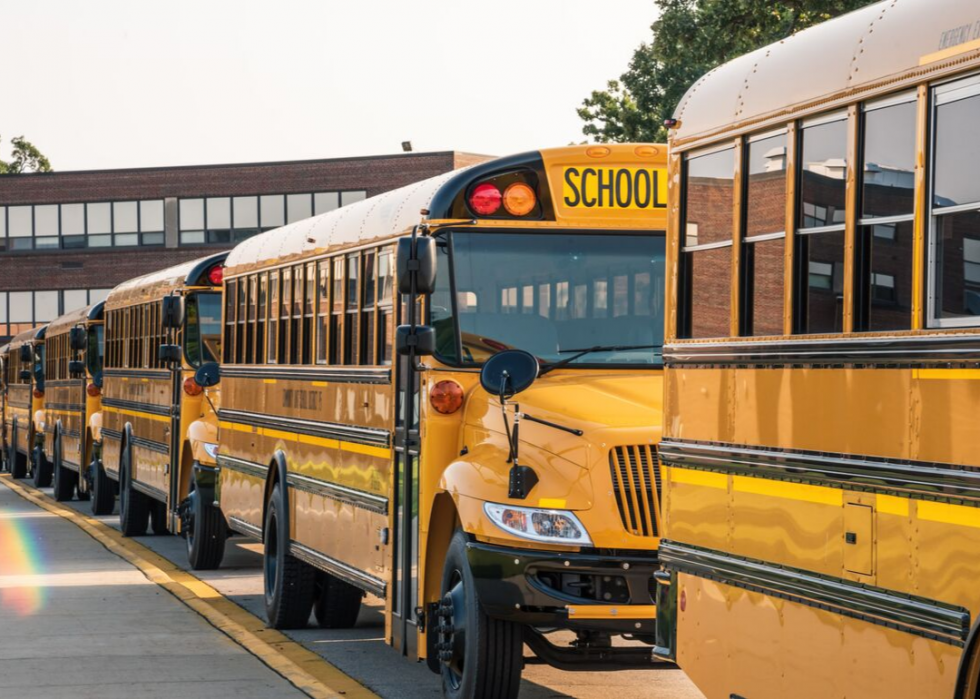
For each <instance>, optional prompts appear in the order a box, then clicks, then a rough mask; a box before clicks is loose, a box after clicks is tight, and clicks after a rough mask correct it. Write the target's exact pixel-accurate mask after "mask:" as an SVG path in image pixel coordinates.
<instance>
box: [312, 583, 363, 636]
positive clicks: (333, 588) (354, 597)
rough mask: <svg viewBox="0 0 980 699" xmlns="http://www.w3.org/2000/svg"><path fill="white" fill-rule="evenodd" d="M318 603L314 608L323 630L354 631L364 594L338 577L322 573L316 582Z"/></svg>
mask: <svg viewBox="0 0 980 699" xmlns="http://www.w3.org/2000/svg"><path fill="white" fill-rule="evenodd" d="M316 588H317V590H316V603H315V605H314V607H313V613H314V616H316V622H317V624H319V625H320V628H321V629H352V628H354V626H355V625H356V624H357V616H358V614H360V612H361V600H362V599H363V598H364V592H363V591H361V588H359V587H355V586H353V585H351V584H350V583H349V582H346V581H344V580H341V579H340V578H338V577H337V576H336V575H331V574H330V573H324V572H320V573H318V574H317V581H316Z"/></svg>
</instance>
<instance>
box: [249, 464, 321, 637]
mask: <svg viewBox="0 0 980 699" xmlns="http://www.w3.org/2000/svg"><path fill="white" fill-rule="evenodd" d="M280 487H281V486H280V485H279V484H278V483H277V484H276V485H275V486H274V487H273V488H272V496H271V497H270V498H269V508H268V512H267V513H266V517H265V530H264V534H265V535H264V537H263V538H264V539H265V552H264V556H263V565H262V573H263V575H262V577H263V579H264V582H265V614H266V619H267V620H268V623H269V626H270V627H272V628H274V629H302V628H306V625H307V623H308V622H309V620H310V612H311V611H312V610H313V595H314V592H315V589H314V588H315V585H316V570H315V569H314V568H313V567H312V566H310V565H309V564H307V563H304V562H303V561H301V560H299V559H298V558H295V557H294V556H292V555H290V554H289V552H288V551H289V529H288V528H287V527H285V526H282V525H283V524H285V518H284V517H283V512H284V510H285V503H284V502H283V497H282V496H281V494H280V493H281V492H282V491H281V490H280Z"/></svg>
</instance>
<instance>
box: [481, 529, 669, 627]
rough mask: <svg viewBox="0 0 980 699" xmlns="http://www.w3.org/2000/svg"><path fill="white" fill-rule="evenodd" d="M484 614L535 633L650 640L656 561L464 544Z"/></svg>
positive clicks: (648, 556)
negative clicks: (582, 632) (548, 630)
mask: <svg viewBox="0 0 980 699" xmlns="http://www.w3.org/2000/svg"><path fill="white" fill-rule="evenodd" d="M466 554H467V558H468V561H469V564H470V570H471V571H472V573H473V578H474V582H475V583H476V589H477V593H478V594H479V597H480V601H481V604H482V606H483V610H484V612H486V613H487V614H488V615H490V616H492V617H496V618H498V619H505V620H508V621H515V622H519V623H521V624H525V625H528V626H535V627H538V628H564V629H574V630H590V631H604V632H607V633H611V634H622V633H628V634H636V635H646V634H653V633H654V631H655V629H656V607H655V606H654V601H653V595H654V594H655V592H654V590H655V588H654V582H653V574H654V572H655V571H656V570H658V569H659V568H660V563H659V561H658V560H657V557H656V554H652V555H651V554H650V553H647V552H644V553H643V554H640V553H633V554H630V553H626V554H624V555H617V556H606V555H598V554H585V553H573V552H557V551H533V550H527V549H514V548H507V547H504V546H494V545H492V544H484V543H480V542H470V543H469V544H467V546H466Z"/></svg>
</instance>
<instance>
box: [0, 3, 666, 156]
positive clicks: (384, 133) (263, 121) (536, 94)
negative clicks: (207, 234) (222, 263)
mask: <svg viewBox="0 0 980 699" xmlns="http://www.w3.org/2000/svg"><path fill="white" fill-rule="evenodd" d="M655 16H656V10H655V8H654V5H653V1H652V0H604V1H602V2H596V1H595V0H523V1H519V0H483V1H481V2H471V1H470V0H346V1H344V2H338V1H336V0H329V1H328V0H320V1H319V2H314V1H312V0H279V1H276V2H273V1H272V0H264V1H258V0H237V1H234V2H233V1H230V0H167V1H166V2H161V1H158V0H153V1H147V0H3V2H2V4H0V27H2V28H3V48H4V51H3V58H2V59H0V136H2V137H3V145H2V146H0V157H6V156H8V155H9V139H10V138H11V137H12V136H18V135H24V136H26V137H27V138H28V140H30V141H32V142H33V143H34V144H35V145H37V146H38V147H39V148H40V149H41V150H42V152H44V153H45V155H47V156H48V157H49V158H50V159H51V161H52V164H53V166H54V168H55V169H56V170H79V169H91V168H117V167H142V166H157V165H192V164H201V163H225V162H229V163H231V162H252V161H267V160H291V159H305V158H328V157H340V156H356V155H375V154H384V153H394V152H400V150H401V142H402V141H404V140H411V141H412V143H413V145H414V148H415V150H416V151H432V150H460V151H469V152H474V153H486V154H492V155H507V154H509V153H515V152H520V151H523V150H530V149H536V148H541V147H547V146H560V145H567V144H568V143H570V142H579V141H582V140H584V136H583V135H582V132H581V128H582V122H581V120H580V119H579V118H578V116H577V115H576V113H575V109H576V107H578V106H579V105H580V104H581V101H582V99H583V98H585V96H586V95H587V94H588V93H589V92H590V91H591V90H593V89H599V88H603V87H604V86H605V83H606V80H608V79H609V78H616V77H618V76H619V75H620V74H621V73H623V72H624V71H625V70H626V68H627V65H628V63H629V60H630V57H631V56H632V54H633V51H634V49H635V48H636V47H637V46H638V45H639V44H640V43H641V42H643V41H649V40H650V38H651V32H650V24H651V23H652V22H653V20H654V18H655Z"/></svg>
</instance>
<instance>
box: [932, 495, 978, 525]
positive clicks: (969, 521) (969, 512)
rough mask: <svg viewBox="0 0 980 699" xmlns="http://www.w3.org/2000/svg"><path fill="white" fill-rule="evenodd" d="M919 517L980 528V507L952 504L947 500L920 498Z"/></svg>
mask: <svg viewBox="0 0 980 699" xmlns="http://www.w3.org/2000/svg"><path fill="white" fill-rule="evenodd" d="M917 508H918V512H919V519H922V520H926V521H928V522H940V523H942V524H958V525H960V526H963V527H977V528H980V508H977V507H967V506H965V505H950V504H948V503H945V502H932V501H931V500H919V501H918V503H917Z"/></svg>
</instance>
